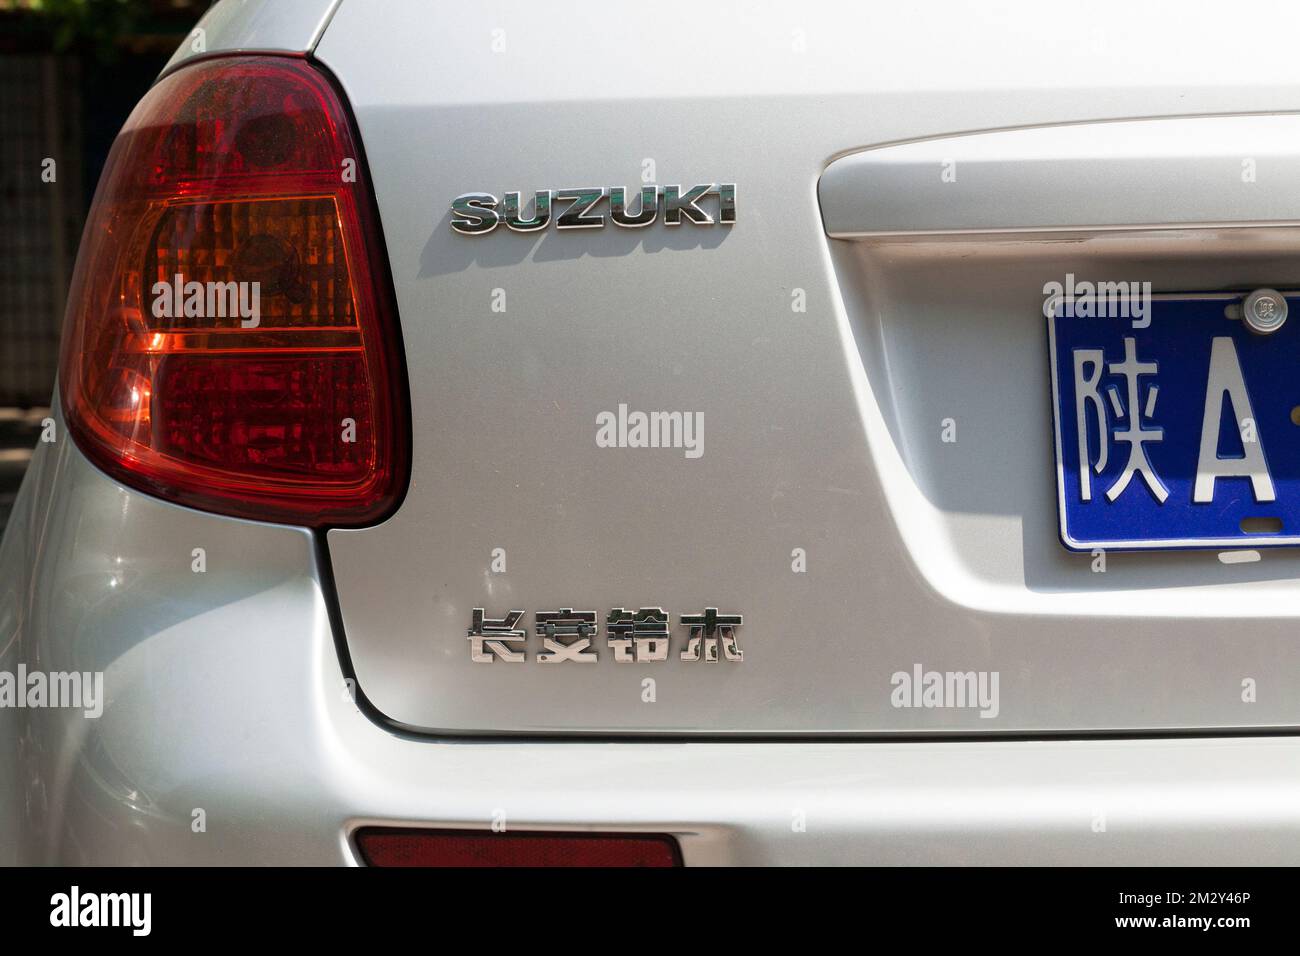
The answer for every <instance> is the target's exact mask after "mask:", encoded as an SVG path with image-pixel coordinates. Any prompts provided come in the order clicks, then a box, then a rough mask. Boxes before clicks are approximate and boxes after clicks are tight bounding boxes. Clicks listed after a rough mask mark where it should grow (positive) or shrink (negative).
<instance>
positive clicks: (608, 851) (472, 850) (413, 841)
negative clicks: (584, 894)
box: [357, 827, 682, 867]
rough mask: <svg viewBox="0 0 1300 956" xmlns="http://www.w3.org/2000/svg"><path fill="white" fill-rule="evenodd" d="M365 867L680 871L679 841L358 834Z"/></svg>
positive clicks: (613, 836) (652, 836) (659, 837)
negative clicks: (671, 868) (659, 869)
mask: <svg viewBox="0 0 1300 956" xmlns="http://www.w3.org/2000/svg"><path fill="white" fill-rule="evenodd" d="M357 848H358V849H359V850H360V851H361V857H362V859H363V860H364V861H365V863H366V865H367V866H511V867H513V866H518V867H536V866H546V867H550V866H566V867H567V866H600V867H606V866H610V867H629V866H632V867H669V866H681V865H682V859H681V853H680V852H679V851H678V849H677V841H676V840H674V839H673V838H672V837H670V836H667V835H665V834H660V833H545V832H534V833H482V832H477V831H474V830H394V829H386V828H384V827H366V828H364V829H362V830H358V831H357Z"/></svg>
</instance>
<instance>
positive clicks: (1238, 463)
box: [1048, 295, 1300, 551]
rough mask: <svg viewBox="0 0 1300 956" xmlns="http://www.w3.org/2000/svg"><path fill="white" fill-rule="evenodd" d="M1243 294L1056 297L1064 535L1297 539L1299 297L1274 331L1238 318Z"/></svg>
mask: <svg viewBox="0 0 1300 956" xmlns="http://www.w3.org/2000/svg"><path fill="white" fill-rule="evenodd" d="M1241 301H1242V297H1241V296H1231V295H1219V296H1209V295H1206V296H1154V297H1152V299H1151V300H1150V301H1149V302H1148V303H1146V308H1143V307H1141V305H1140V304H1139V303H1138V302H1137V301H1134V302H1133V303H1132V304H1133V308H1131V309H1130V308H1128V307H1127V304H1126V303H1117V302H1111V303H1109V306H1110V308H1109V309H1108V310H1104V311H1108V312H1109V314H1110V317H1107V318H1096V317H1093V316H1091V315H1087V314H1085V315H1079V314H1075V313H1076V312H1085V313H1088V312H1093V311H1103V310H1097V309H1093V308H1083V309H1076V308H1075V307H1074V306H1073V305H1072V303H1069V302H1059V303H1058V304H1057V305H1056V307H1055V310H1054V314H1053V315H1052V316H1050V317H1049V319H1048V328H1049V340H1050V346H1049V347H1050V354H1051V363H1052V402H1053V408H1054V412H1055V418H1056V465H1057V489H1058V505H1059V508H1060V518H1061V540H1062V542H1063V543H1064V544H1065V546H1066V547H1067V548H1070V549H1072V550H1076V551H1087V550H1092V549H1094V548H1112V549H1142V548H1200V547H1214V548H1219V547H1257V546H1261V545H1264V546H1267V545H1295V544H1300V296H1294V295H1287V296H1286V301H1287V306H1288V310H1287V311H1288V314H1289V321H1287V322H1284V323H1283V324H1282V326H1281V327H1280V328H1278V329H1277V330H1276V331H1274V332H1271V333H1268V334H1260V333H1256V332H1253V331H1251V329H1250V328H1249V327H1248V326H1247V325H1246V323H1245V322H1243V321H1242V320H1241V318H1240V303H1241ZM1234 310H1235V313H1236V314H1235V316H1234V314H1233V313H1234ZM1139 315H1140V316H1141V317H1140V318H1135V317H1134V316H1139Z"/></svg>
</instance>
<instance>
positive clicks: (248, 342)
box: [59, 56, 409, 525]
mask: <svg viewBox="0 0 1300 956" xmlns="http://www.w3.org/2000/svg"><path fill="white" fill-rule="evenodd" d="M59 375H60V388H61V396H62V401H63V408H64V412H65V414H66V416H67V419H68V423H69V427H70V428H71V430H72V433H73V435H74V437H75V438H76V440H77V442H78V445H79V446H80V447H81V449H82V450H83V451H84V452H85V453H86V454H87V455H88V456H89V457H90V458H91V459H92V460H93V461H94V462H96V463H97V464H98V465H99V466H100V467H101V468H102V469H104V470H105V471H106V472H108V473H109V474H110V475H112V476H113V477H114V478H116V479H118V480H120V481H122V482H123V483H124V484H128V485H132V486H134V487H138V488H141V489H144V490H146V491H149V492H151V493H154V494H157V495H160V496H162V497H164V498H168V499H170V500H173V501H176V502H179V503H181V504H185V505H190V506H192V507H196V508H202V509H205V510H210V511H217V512H220V513H223V514H230V515H237V516H240V517H247V518H257V519H262V520H269V521H284V522H291V523H295V524H307V525H324V524H335V525H338V524H342V525H355V524H365V523H369V522H372V521H374V520H377V519H378V518H380V517H382V516H383V515H384V514H385V513H386V512H387V511H388V510H389V509H390V508H391V506H392V505H393V504H394V502H395V501H396V499H397V497H398V495H399V494H400V492H401V489H402V487H403V485H404V482H405V479H406V467H407V464H406V463H407V460H408V457H409V449H408V448H407V444H408V438H407V436H408V434H409V431H408V426H407V423H406V419H405V409H406V404H405V401H406V400H405V384H404V382H403V381H402V378H401V358H400V351H399V345H398V338H397V329H396V327H395V312H394V309H393V307H392V293H391V288H390V285H389V280H388V276H387V272H386V271H385V267H384V264H383V260H382V255H381V246H380V240H379V233H378V229H377V227H376V216H375V212H374V206H373V199H372V197H371V195H370V192H369V190H368V187H367V185H366V182H365V177H364V164H363V163H362V161H361V157H360V154H359V151H358V145H357V140H356V139H355V137H354V135H353V131H352V129H351V125H350V122H349V120H348V116H347V114H346V113H345V111H344V109H343V106H342V104H341V102H340V101H339V97H338V95H337V94H336V93H335V91H334V88H333V87H332V86H331V84H330V82H329V80H328V79H327V78H326V77H325V76H324V75H323V74H322V73H320V72H319V71H318V70H316V69H314V68H313V67H312V66H311V65H310V64H309V63H307V62H306V61H305V60H303V59H300V58H293V57H281V56H258V57H254V56H244V57H232V58H224V59H213V60H207V61H202V62H199V63H197V64H195V65H192V66H188V67H186V68H184V69H182V70H180V71H178V72H176V73H174V74H172V75H171V76H169V77H167V78H165V79H163V80H162V81H161V82H159V83H158V84H157V85H156V86H154V88H153V89H152V90H150V92H149V93H148V94H147V95H146V96H145V98H144V99H143V100H142V101H141V102H140V104H139V106H137V107H136V109H135V111H134V112H133V113H132V114H131V116H130V118H129V119H128V120H127V122H126V125H125V126H124V127H123V129H122V132H121V133H120V134H119V135H118V138H117V141H116V143H114V145H113V149H112V152H111V153H110V155H109V158H108V163H107V165H106V166H105V169H104V174H103V176H102V178H101V180H100V183H99V188H98V190H97V192H96V194H95V200H94V204H93V206H92V208H91V211H90V217H89V220H88V222H87V225H86V231H85V235H84V236H83V239H82V245H81V252H80V255H79V257H78V259H77V269H76V273H75V276H74V278H73V283H72V289H71V293H70V298H69V306H68V315H67V322H66V328H65V330H64V340H63V354H62V358H61V362H60V372H59Z"/></svg>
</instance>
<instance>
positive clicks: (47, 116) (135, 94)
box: [0, 0, 211, 529]
mask: <svg viewBox="0 0 1300 956" xmlns="http://www.w3.org/2000/svg"><path fill="white" fill-rule="evenodd" d="M210 5H211V0H0V529H3V527H4V523H5V520H6V519H7V518H8V515H9V509H10V507H11V506H12V503H13V497H14V495H15V494H16V493H17V490H18V484H19V482H20V481H21V480H22V474H23V471H24V469H25V468H26V465H27V462H28V460H29V459H30V458H31V449H32V446H33V445H34V444H35V442H36V440H37V437H38V436H39V433H40V422H41V420H42V419H43V418H45V416H46V415H47V414H48V406H49V402H50V395H51V392H52V390H53V387H54V373H55V368H56V366H57V364H58V348H59V329H60V327H61V325H62V322H63V309H64V305H65V303H66V297H67V291H68V282H69V280H70V279H71V278H72V267H73V264H74V263H75V261H76V256H77V244H78V242H79V241H80V239H81V228H82V224H83V223H84V222H85V216H86V210H87V209H88V208H89V206H90V200H91V197H92V195H93V194H94V191H95V184H96V183H97V182H98V181H99V173H100V169H101V168H102V167H103V165H104V160H105V159H106V158H107V156H108V150H109V147H110V146H112V144H113V138H114V137H115V136H116V135H117V131H118V130H119V129H120V128H121V126H122V123H123V122H124V121H125V120H126V117H127V115H128V114H129V113H130V112H131V109H132V108H133V107H134V106H135V104H136V102H137V101H138V100H139V99H140V97H141V96H142V95H143V94H144V92H145V90H147V89H148V88H149V86H150V84H151V83H152V82H153V80H154V78H155V77H156V76H157V75H158V72H159V71H160V70H161V69H162V68H163V65H164V64H165V63H166V62H167V60H168V59H169V58H170V57H171V55H172V53H173V52H174V51H175V50H176V48H177V47H178V46H179V45H180V42H181V40H183V39H184V38H185V36H186V35H187V34H188V33H189V32H190V31H191V30H192V29H193V28H194V24H195V23H196V22H197V21H198V19H199V17H200V16H202V14H203V12H204V11H205V10H206V9H207V8H208V7H209V6H210ZM47 159H53V160H54V161H55V165H54V167H53V173H54V181H53V182H48V181H46V178H43V177H42V173H43V172H45V171H46V170H47V169H48V164H47V163H46V162H45V161H46V160H47ZM47 178H48V173H47Z"/></svg>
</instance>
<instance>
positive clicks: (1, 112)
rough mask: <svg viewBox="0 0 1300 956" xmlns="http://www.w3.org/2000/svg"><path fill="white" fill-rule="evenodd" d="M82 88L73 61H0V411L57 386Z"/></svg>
mask: <svg viewBox="0 0 1300 956" xmlns="http://www.w3.org/2000/svg"><path fill="white" fill-rule="evenodd" d="M79 84H80V63H79V61H78V60H77V59H76V58H75V57H61V56H53V55H35V56H30V55H5V56H0V406H22V407H27V406H33V405H46V404H48V403H49V400H50V394H51V391H52V390H53V386H54V374H55V369H56V368H57V365H58V353H59V330H60V327H61V326H62V324H63V308H64V304H65V303H66V301H67V292H68V282H69V280H70V279H71V278H72V267H73V263H74V261H75V259H76V254H77V244H78V241H79V240H80V238H81V226H82V202H83V199H82V148H81V146H82V144H81V103H80V92H79ZM49 159H52V160H54V166H53V170H52V172H53V181H47V180H48V179H49V178H50V172H49V169H50V167H49V166H48V164H47V163H46V162H45V161H46V160H49ZM42 174H44V176H43V175H42Z"/></svg>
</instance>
